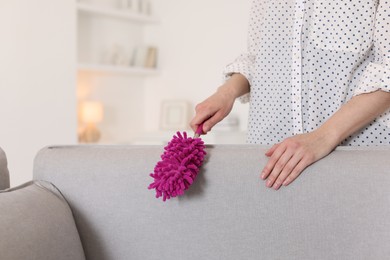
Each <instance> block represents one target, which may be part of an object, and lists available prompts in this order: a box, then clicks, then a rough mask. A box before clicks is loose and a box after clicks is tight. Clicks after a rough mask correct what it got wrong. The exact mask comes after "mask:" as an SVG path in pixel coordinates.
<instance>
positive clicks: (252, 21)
mask: <svg viewBox="0 0 390 260" xmlns="http://www.w3.org/2000/svg"><path fill="white" fill-rule="evenodd" d="M261 2H262V1H258V0H253V1H252V5H251V11H250V18H249V31H248V47H247V52H245V53H243V54H241V55H239V56H238V57H237V58H236V59H235V60H234V61H233V62H232V63H230V64H228V65H227V66H226V67H225V69H224V71H223V76H224V80H225V81H226V80H227V79H229V77H230V76H231V75H232V74H234V73H240V74H241V75H243V76H244V77H245V78H246V79H247V80H248V82H249V86H251V84H252V75H253V66H254V63H255V60H256V53H257V49H258V42H257V41H256V39H258V38H259V37H258V35H257V34H258V30H256V28H257V27H258V26H259V23H260V22H261V15H262V14H261V10H262V3H261ZM239 99H240V101H241V102H242V103H246V102H249V93H247V94H245V95H243V96H241V97H240V98H239Z"/></svg>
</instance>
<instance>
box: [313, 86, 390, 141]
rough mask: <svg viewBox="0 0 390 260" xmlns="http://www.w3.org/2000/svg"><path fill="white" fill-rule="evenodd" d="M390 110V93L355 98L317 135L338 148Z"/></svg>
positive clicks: (319, 129) (327, 122) (369, 94)
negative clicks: (349, 137)
mask: <svg viewBox="0 0 390 260" xmlns="http://www.w3.org/2000/svg"><path fill="white" fill-rule="evenodd" d="M389 108H390V93H388V92H384V91H375V92H372V93H368V94H361V95H358V96H355V97H353V98H352V99H351V100H350V101H349V102H348V103H346V104H345V105H343V106H342V107H341V108H340V109H339V110H338V111H337V112H336V113H335V114H334V115H333V116H331V117H330V118H329V119H328V120H327V121H326V122H325V123H324V124H323V125H322V126H321V127H320V128H318V130H317V131H316V132H317V133H319V134H320V136H323V137H324V138H326V140H328V141H329V142H330V145H333V146H334V147H336V146H337V145H338V144H340V143H341V142H342V141H343V140H345V139H346V138H347V137H348V136H350V135H352V134H354V133H355V132H356V131H358V130H359V129H361V128H363V127H364V126H366V125H367V124H369V123H370V122H371V121H373V120H374V119H375V118H377V117H378V116H379V115H381V114H382V113H384V112H385V111H387V110H388V109H389Z"/></svg>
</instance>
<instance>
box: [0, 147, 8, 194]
mask: <svg viewBox="0 0 390 260" xmlns="http://www.w3.org/2000/svg"><path fill="white" fill-rule="evenodd" d="M9 185H10V183H9V172H8V168H7V156H6V155H5V152H4V151H3V150H2V149H1V147H0V190H5V189H7V188H9Z"/></svg>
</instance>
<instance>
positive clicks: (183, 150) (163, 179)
mask: <svg viewBox="0 0 390 260" xmlns="http://www.w3.org/2000/svg"><path fill="white" fill-rule="evenodd" d="M164 150H165V151H164V153H163V154H162V155H161V161H159V162H158V163H157V165H156V166H155V168H154V173H151V174H150V176H151V177H153V178H154V182H152V183H151V184H150V185H149V187H148V189H155V190H156V198H159V197H161V196H162V197H163V201H166V200H167V199H170V198H172V197H176V196H181V195H183V194H184V191H185V190H187V189H188V188H189V187H190V185H191V184H192V183H193V182H194V181H195V178H196V176H197V175H198V173H199V168H200V167H201V166H202V163H203V160H204V157H205V155H206V151H205V145H204V142H203V141H202V139H200V138H191V137H187V133H186V132H183V135H182V134H181V133H180V132H177V133H176V135H175V136H174V137H173V139H172V140H171V141H170V142H169V143H168V145H167V146H165V147H164Z"/></svg>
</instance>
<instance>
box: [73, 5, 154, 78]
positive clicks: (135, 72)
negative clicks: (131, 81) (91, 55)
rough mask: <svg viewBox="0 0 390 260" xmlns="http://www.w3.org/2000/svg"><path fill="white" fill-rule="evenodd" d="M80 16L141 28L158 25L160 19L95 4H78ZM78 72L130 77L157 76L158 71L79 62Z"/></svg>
mask: <svg viewBox="0 0 390 260" xmlns="http://www.w3.org/2000/svg"><path fill="white" fill-rule="evenodd" d="M76 9H77V12H78V15H79V16H83V15H87V16H88V15H90V16H95V17H97V18H98V17H106V18H109V19H114V20H123V21H128V22H129V23H135V24H137V25H139V26H142V25H148V24H149V25H150V24H157V23H158V22H159V19H158V18H157V17H155V16H153V15H146V14H140V13H136V12H134V11H131V10H122V9H118V8H114V7H110V6H103V5H99V4H93V3H82V2H78V3H76ZM77 67H78V70H79V71H83V72H97V73H104V74H122V75H128V76H144V77H148V76H156V75H158V70H157V69H155V68H143V67H132V66H130V65H129V66H123V65H119V66H117V65H107V64H101V63H97V62H85V61H83V62H80V61H79V62H78V66H77Z"/></svg>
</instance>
